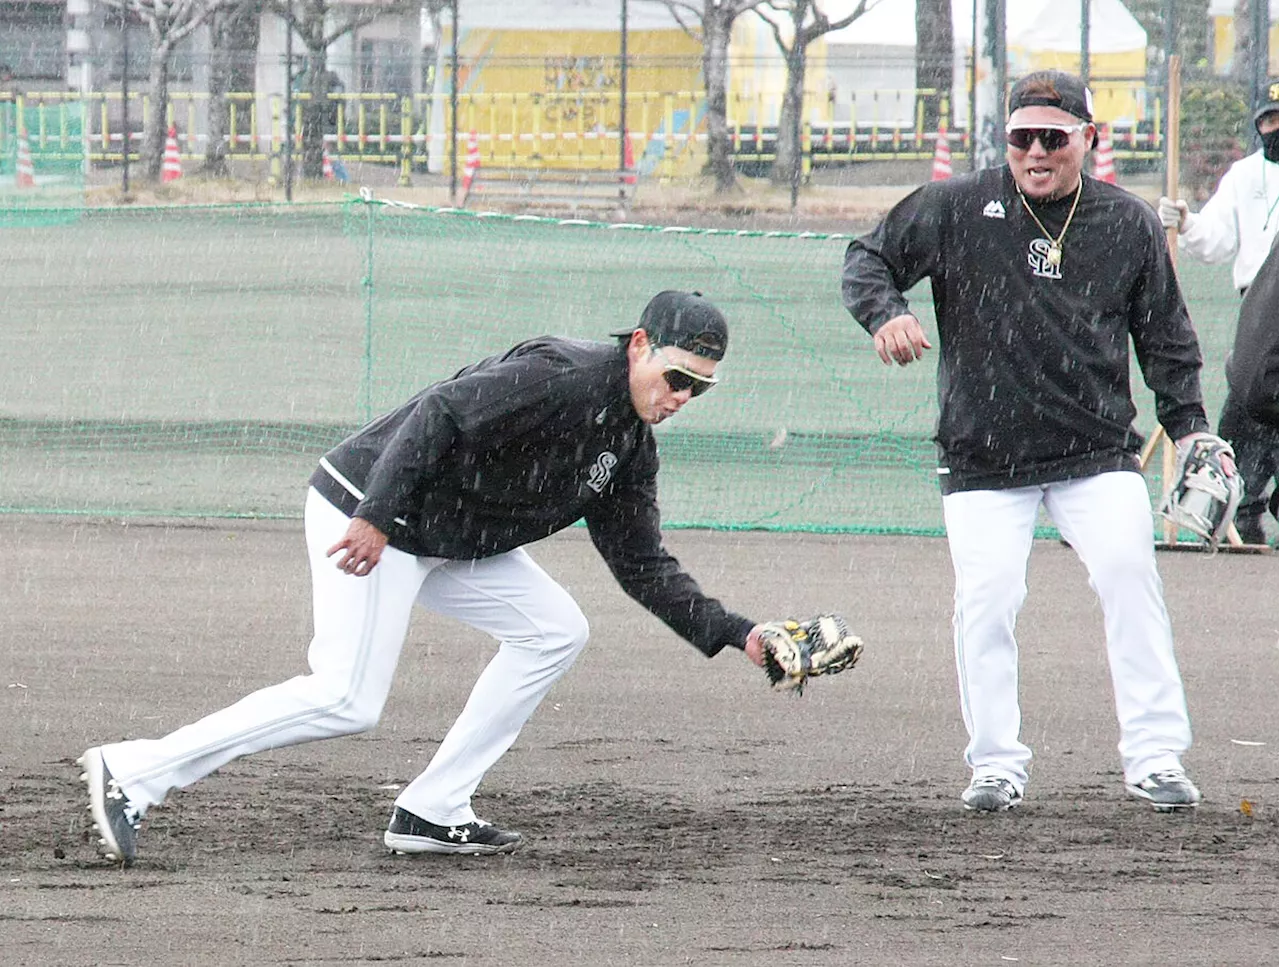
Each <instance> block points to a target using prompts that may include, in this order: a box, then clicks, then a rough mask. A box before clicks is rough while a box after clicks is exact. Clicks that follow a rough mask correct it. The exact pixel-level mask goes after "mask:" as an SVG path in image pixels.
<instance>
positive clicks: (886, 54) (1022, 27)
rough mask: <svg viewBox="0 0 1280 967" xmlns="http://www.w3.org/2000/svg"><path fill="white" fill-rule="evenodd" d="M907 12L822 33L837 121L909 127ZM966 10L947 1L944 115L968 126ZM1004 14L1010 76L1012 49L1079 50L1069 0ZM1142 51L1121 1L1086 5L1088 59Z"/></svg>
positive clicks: (911, 80)
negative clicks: (947, 105)
mask: <svg viewBox="0 0 1280 967" xmlns="http://www.w3.org/2000/svg"><path fill="white" fill-rule="evenodd" d="M979 2H981V0H979ZM1228 2H1229V0H1228ZM1276 2H1280V0H1276ZM915 7H916V5H915V0H881V2H880V3H879V4H877V5H876V6H875V7H873V8H872V10H871V11H870V12H869V13H867V14H864V15H863V16H862V17H859V18H858V19H857V20H855V21H854V22H853V23H851V24H850V25H849V26H848V27H845V28H844V29H842V30H838V31H834V32H833V33H830V34H828V35H827V38H826V39H827V58H828V71H829V73H830V75H831V78H832V80H833V81H834V83H835V86H836V90H837V94H838V101H837V104H838V109H837V114H836V119H837V120H848V119H849V117H850V114H851V113H853V114H855V115H856V117H857V120H858V122H859V123H860V124H862V123H870V122H871V121H875V122H877V123H883V124H885V125H888V126H902V127H909V126H910V125H911V124H912V123H913V121H914V117H913V113H914V109H915V98H914V92H915V86H916V82H915V44H916V26H915V16H916V11H915ZM973 8H974V0H952V4H951V26H952V30H953V32H954V37H955V62H954V67H953V83H952V116H953V118H954V119H955V122H956V123H957V124H959V125H961V126H963V125H965V124H967V123H968V114H969V104H968V100H969V99H968V89H969V83H968V77H967V76H966V64H967V61H968V58H969V51H970V49H971V47H972V44H973V13H974V9H973ZM1005 17H1006V21H1005V44H1006V47H1007V48H1008V49H1009V51H1010V53H1011V58H1010V72H1011V73H1012V74H1016V73H1018V72H1019V71H1020V70H1021V69H1022V68H1021V65H1019V64H1018V63H1017V59H1018V55H1019V53H1020V52H1025V51H1029V52H1035V53H1038V54H1044V53H1061V54H1071V53H1076V54H1078V53H1079V51H1080V39H1081V31H1080V4H1079V3H1078V2H1077V0H1010V2H1009V3H1007V4H1006V10H1005ZM1146 47H1147V35H1146V31H1145V30H1143V29H1142V25H1141V24H1139V23H1138V21H1137V20H1135V19H1134V17H1133V15H1132V14H1131V13H1129V11H1128V9H1127V8H1126V7H1125V5H1124V4H1123V3H1122V2H1121V0H1091V2H1090V5H1089V52H1090V55H1091V56H1093V55H1098V56H1102V55H1114V54H1121V53H1126V52H1131V51H1133V52H1137V51H1142V52H1145V51H1146Z"/></svg>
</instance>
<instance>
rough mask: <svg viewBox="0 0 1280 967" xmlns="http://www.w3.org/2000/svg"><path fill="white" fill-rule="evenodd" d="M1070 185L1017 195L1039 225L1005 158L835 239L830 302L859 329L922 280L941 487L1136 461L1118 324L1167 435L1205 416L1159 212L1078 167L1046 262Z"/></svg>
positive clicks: (872, 325)
mask: <svg viewBox="0 0 1280 967" xmlns="http://www.w3.org/2000/svg"><path fill="white" fill-rule="evenodd" d="M1073 199H1074V193H1072V194H1069V195H1068V196H1067V197H1066V198H1063V199H1060V200H1058V201H1055V202H1051V203H1039V202H1031V204H1032V205H1034V210H1035V213H1036V216H1037V217H1038V218H1039V219H1040V222H1041V223H1042V224H1043V225H1044V229H1045V231H1042V230H1041V228H1040V227H1039V226H1038V225H1037V224H1036V223H1035V221H1034V220H1033V219H1032V217H1031V215H1030V214H1029V213H1028V211H1027V209H1026V207H1024V205H1023V202H1022V200H1021V196H1020V195H1019V193H1018V189H1017V186H1016V184H1015V182H1014V179H1013V174H1012V172H1011V171H1010V170H1009V168H1008V166H1007V165H1005V166H1002V167H1000V168H991V169H986V170H983V171H979V172H975V173H973V174H969V175H964V176H961V177H958V178H952V179H949V180H946V181H939V182H934V183H931V184H929V185H925V186H924V187H922V188H920V189H918V190H917V191H915V192H913V193H912V194H911V195H909V196H907V197H906V198H905V199H903V200H902V201H901V202H900V203H899V204H898V205H897V206H895V207H894V208H893V210H892V211H890V212H889V214H888V215H887V216H886V217H885V219H884V221H883V222H881V224H880V225H879V226H878V227H877V228H876V229H875V230H874V231H872V232H871V233H870V234H869V235H865V236H863V237H861V238H859V239H857V240H855V241H854V242H852V243H851V244H850V245H849V248H848V251H847V253H846V255H845V264H844V274H843V279H842V290H843V296H844V304H845V306H846V308H848V310H849V311H850V313H852V315H853V317H854V318H855V319H856V320H857V321H858V322H859V323H860V324H861V325H862V326H863V327H864V328H865V329H866V330H867V331H868V332H870V333H871V334H873V335H874V334H875V332H876V330H878V329H879V328H880V327H881V326H883V325H884V324H885V323H886V322H888V321H889V320H890V319H892V318H894V317H895V316H899V315H902V314H904V313H907V312H908V311H909V309H908V307H907V300H906V298H905V297H904V296H903V293H904V292H906V291H907V290H908V289H910V288H911V286H913V285H915V284H916V283H917V282H919V281H920V280H921V279H923V278H926V277H927V278H929V279H930V281H931V283H932V288H933V300H934V307H935V310H936V313H937V320H938V336H939V339H940V342H941V346H940V348H939V355H938V408H939V416H938V425H937V433H936V436H935V440H936V442H937V444H938V446H939V449H940V451H941V453H940V458H939V471H938V472H939V480H940V482H941V484H942V490H943V492H944V493H950V492H952V491H956V490H986V489H1001V488H1009V487H1022V486H1031V485H1036V484H1043V483H1051V482H1054V481H1058V480H1067V479H1071V478H1075V477H1083V476H1090V475H1092V474H1096V473H1101V472H1104V471H1108V470H1135V471H1136V470H1138V469H1139V464H1138V454H1139V453H1140V452H1141V448H1142V444H1143V438H1142V435H1141V434H1140V433H1139V432H1138V431H1137V430H1136V429H1135V428H1134V425H1133V421H1134V418H1135V416H1136V414H1137V411H1136V409H1135V407H1134V404H1133V393H1132V390H1131V388H1130V382H1129V342H1130V339H1132V341H1133V346H1134V351H1135V353H1136V355H1137V359H1138V364H1139V366H1140V367H1141V369H1142V374H1143V377H1144V379H1145V381H1146V383H1147V385H1148V386H1149V387H1150V388H1151V390H1152V391H1153V392H1154V393H1155V396H1156V411H1157V416H1158V418H1159V420H1160V423H1161V425H1162V426H1163V427H1164V428H1165V430H1166V431H1167V432H1168V433H1169V435H1170V437H1172V438H1173V439H1175V440H1176V439H1179V438H1180V437H1182V436H1183V435H1185V434H1187V433H1190V432H1192V431H1196V430H1206V429H1208V427H1209V423H1208V420H1207V419H1206V417H1205V411H1204V404H1203V401H1202V399H1201V393H1200V367H1201V356H1200V347H1199V344H1198V342H1197V340H1196V334H1195V330H1194V329H1193V328H1192V325H1191V319H1190V317H1189V316H1188V314H1187V309H1186V306H1185V304H1184V303H1183V300H1182V294H1181V292H1180V291H1179V289H1178V282H1177V277H1176V275H1175V273H1174V269H1173V265H1172V262H1171V261H1170V258H1169V254H1168V250H1167V246H1166V244H1165V240H1164V231H1163V228H1162V226H1161V224H1160V220H1159V218H1158V217H1157V216H1156V214H1155V212H1154V211H1153V210H1152V209H1151V207H1150V206H1149V205H1147V204H1146V203H1145V202H1143V201H1142V200H1141V199H1139V198H1136V197H1134V196H1133V195H1131V194H1129V193H1128V192H1126V191H1124V190H1123V189H1120V188H1117V187H1115V186H1113V185H1108V184H1105V183H1103V182H1100V181H1097V180H1095V179H1093V178H1089V177H1085V178H1084V183H1083V186H1082V188H1081V192H1080V200H1079V204H1078V206H1077V209H1076V212H1075V215H1074V217H1072V219H1071V223H1070V225H1069V227H1068V229H1067V233H1066V235H1065V237H1064V238H1063V240H1062V252H1061V261H1060V263H1056V264H1055V262H1054V261H1053V259H1052V258H1051V253H1050V239H1049V238H1048V237H1046V234H1045V232H1046V231H1047V232H1048V233H1050V234H1051V235H1052V237H1053V238H1054V239H1056V238H1057V237H1058V235H1059V233H1060V232H1062V229H1063V225H1064V224H1065V223H1066V220H1067V217H1068V214H1069V213H1070V210H1071V205H1072V201H1073Z"/></svg>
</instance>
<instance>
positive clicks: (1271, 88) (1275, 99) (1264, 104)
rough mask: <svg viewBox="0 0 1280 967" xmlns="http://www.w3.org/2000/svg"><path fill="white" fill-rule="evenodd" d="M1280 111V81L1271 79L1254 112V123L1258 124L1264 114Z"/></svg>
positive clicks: (1255, 125)
mask: <svg viewBox="0 0 1280 967" xmlns="http://www.w3.org/2000/svg"><path fill="white" fill-rule="evenodd" d="M1274 111H1280V81H1270V82H1269V83H1268V84H1267V86H1266V87H1265V88H1264V89H1263V91H1262V97H1261V98H1260V99H1259V100H1258V108H1257V110H1256V111H1254V112H1253V125H1254V127H1257V126H1258V122H1259V121H1261V120H1262V116H1263V115H1264V114H1271V113H1272V112H1274Z"/></svg>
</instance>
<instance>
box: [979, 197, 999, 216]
mask: <svg viewBox="0 0 1280 967" xmlns="http://www.w3.org/2000/svg"><path fill="white" fill-rule="evenodd" d="M982 214H983V217H985V218H1004V205H1002V204H1001V203H1000V202H998V201H996V200H995V199H992V200H991V201H989V202H987V207H986V208H984V209H982Z"/></svg>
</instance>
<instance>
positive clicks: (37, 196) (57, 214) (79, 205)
mask: <svg viewBox="0 0 1280 967" xmlns="http://www.w3.org/2000/svg"><path fill="white" fill-rule="evenodd" d="M84 172H85V142H84V115H83V105H81V104H78V103H68V104H59V105H58V106H57V108H56V110H41V109H40V107H39V106H38V105H37V106H32V107H27V108H24V109H22V110H19V109H18V107H17V105H16V104H14V103H12V102H6V103H0V227H4V226H18V225H55V224H63V223H66V222H69V221H75V220H76V219H77V218H78V217H79V215H80V213H81V211H83V209H84Z"/></svg>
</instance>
